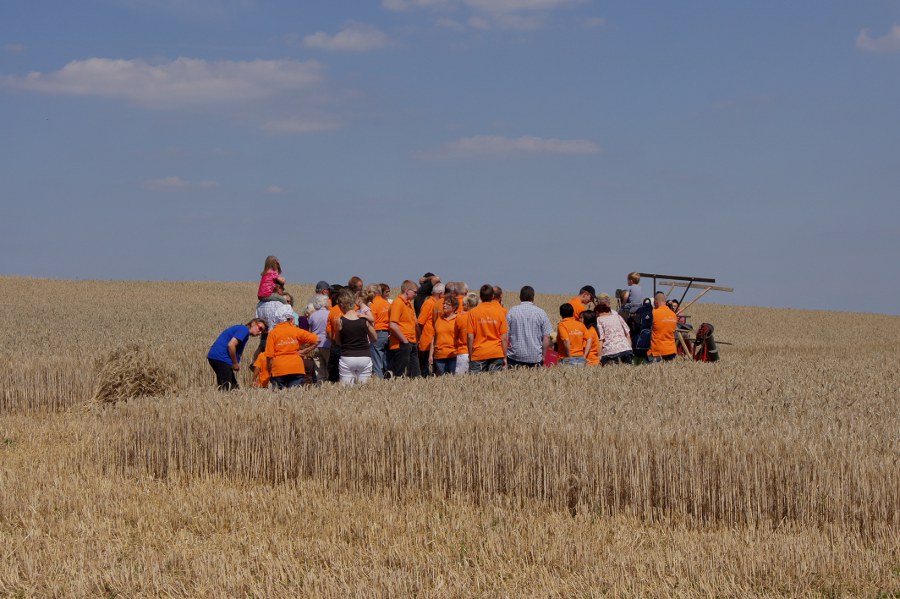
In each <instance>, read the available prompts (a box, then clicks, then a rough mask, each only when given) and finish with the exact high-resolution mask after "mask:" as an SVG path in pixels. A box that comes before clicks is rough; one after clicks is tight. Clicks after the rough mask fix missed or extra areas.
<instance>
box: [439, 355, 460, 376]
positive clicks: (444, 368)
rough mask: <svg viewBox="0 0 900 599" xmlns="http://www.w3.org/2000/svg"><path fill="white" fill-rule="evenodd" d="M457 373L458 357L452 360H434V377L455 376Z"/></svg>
mask: <svg viewBox="0 0 900 599" xmlns="http://www.w3.org/2000/svg"><path fill="white" fill-rule="evenodd" d="M455 372H456V356H453V357H452V358H435V359H434V376H441V375H442V374H453V373H455Z"/></svg>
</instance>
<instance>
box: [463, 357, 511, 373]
mask: <svg viewBox="0 0 900 599" xmlns="http://www.w3.org/2000/svg"><path fill="white" fill-rule="evenodd" d="M501 370H503V358H492V359H490V360H478V361H477V362H476V361H471V360H470V361H469V372H471V373H473V374H477V373H479V372H500V371H501Z"/></svg>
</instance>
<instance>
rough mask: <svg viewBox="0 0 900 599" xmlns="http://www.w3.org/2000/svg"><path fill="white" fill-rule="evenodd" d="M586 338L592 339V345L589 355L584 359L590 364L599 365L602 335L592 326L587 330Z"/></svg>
mask: <svg viewBox="0 0 900 599" xmlns="http://www.w3.org/2000/svg"><path fill="white" fill-rule="evenodd" d="M585 340H590V342H591V347H590V348H589V349H588V353H587V355H586V356H585V357H584V361H585V362H587V363H588V366H599V365H600V335H599V334H598V333H597V329H595V328H594V327H591V328H589V329H588V330H587V337H585Z"/></svg>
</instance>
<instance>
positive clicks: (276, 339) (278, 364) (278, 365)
mask: <svg viewBox="0 0 900 599" xmlns="http://www.w3.org/2000/svg"><path fill="white" fill-rule="evenodd" d="M318 343H319V337H318V335H316V334H315V333H310V332H309V331H304V330H303V329H301V328H298V327H295V326H294V323H292V322H282V323H280V324H277V325H275V327H274V328H273V329H272V330H271V331H269V337H268V340H267V341H266V358H268V359H270V360H272V370H271V372H269V375H270V376H285V375H288V374H306V369H305V368H304V367H303V358H301V357H300V353H299V352H300V348H302V347H303V346H304V345H316V344H318Z"/></svg>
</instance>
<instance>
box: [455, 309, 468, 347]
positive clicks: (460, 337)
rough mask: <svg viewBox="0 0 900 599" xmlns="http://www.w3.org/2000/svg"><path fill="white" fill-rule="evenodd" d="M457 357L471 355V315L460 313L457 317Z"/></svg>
mask: <svg viewBox="0 0 900 599" xmlns="http://www.w3.org/2000/svg"><path fill="white" fill-rule="evenodd" d="M455 322H456V333H455V334H456V355H457V356H460V355H462V356H466V355H468V354H469V313H468V312H460V313H459V314H457V316H456V321H455Z"/></svg>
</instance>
